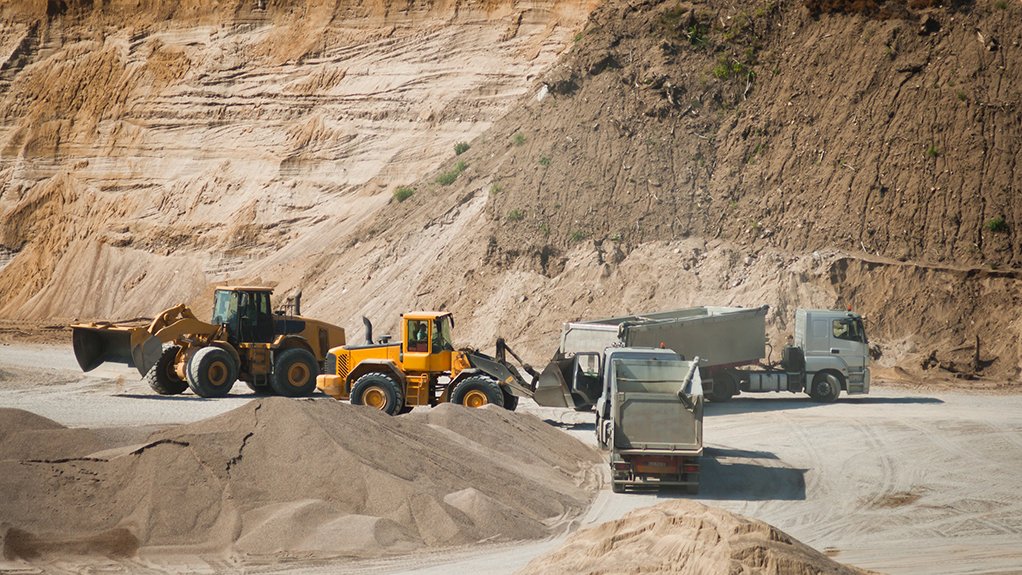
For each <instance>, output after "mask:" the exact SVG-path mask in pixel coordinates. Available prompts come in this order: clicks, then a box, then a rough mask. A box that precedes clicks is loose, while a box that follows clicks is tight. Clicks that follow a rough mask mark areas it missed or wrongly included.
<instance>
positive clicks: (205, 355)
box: [185, 346, 238, 397]
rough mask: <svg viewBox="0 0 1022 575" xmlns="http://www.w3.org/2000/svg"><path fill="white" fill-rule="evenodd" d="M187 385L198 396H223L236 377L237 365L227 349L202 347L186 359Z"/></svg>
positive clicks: (228, 391)
mask: <svg viewBox="0 0 1022 575" xmlns="http://www.w3.org/2000/svg"><path fill="white" fill-rule="evenodd" d="M185 371H186V372H187V375H188V387H190V388H192V392H194V393H195V395H198V396H199V397H224V396H225V395H227V394H228V393H230V392H231V388H232V387H234V382H235V380H237V379H238V366H236V365H234V358H233V357H231V354H229V353H227V351H225V350H223V349H220V348H219V347H214V346H210V347H204V348H202V349H200V350H199V351H197V352H195V355H193V356H192V358H191V359H190V360H188V368H187V369H186V370H185Z"/></svg>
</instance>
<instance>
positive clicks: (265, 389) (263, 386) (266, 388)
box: [245, 381, 273, 395]
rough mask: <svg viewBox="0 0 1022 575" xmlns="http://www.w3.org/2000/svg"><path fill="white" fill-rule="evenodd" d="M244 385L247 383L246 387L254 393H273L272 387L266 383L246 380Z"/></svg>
mask: <svg viewBox="0 0 1022 575" xmlns="http://www.w3.org/2000/svg"><path fill="white" fill-rule="evenodd" d="M245 385H247V386H248V388H249V389H250V390H252V393H254V394H256V395H273V388H272V387H270V384H268V383H259V384H256V383H252V382H251V381H246V382H245Z"/></svg>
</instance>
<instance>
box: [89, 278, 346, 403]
mask: <svg viewBox="0 0 1022 575" xmlns="http://www.w3.org/2000/svg"><path fill="white" fill-rule="evenodd" d="M271 293H272V289H270V288H265V287H220V288H217V289H216V292H215V293H214V298H213V315H212V319H211V321H209V322H205V321H202V320H200V319H198V318H197V317H196V316H195V314H194V313H192V311H191V310H190V309H188V307H187V306H185V305H178V306H175V307H172V308H170V309H167V310H165V311H163V312H162V313H160V314H159V316H157V317H156V318H155V319H153V320H152V322H151V323H149V325H132V324H113V323H109V322H99V323H89V324H75V325H72V326H71V327H72V343H73V345H74V351H75V358H76V359H77V360H78V365H79V366H81V368H82V370H83V371H91V370H93V369H95V368H96V367H98V366H99V365H101V364H103V363H104V362H107V361H110V362H116V363H126V364H128V365H129V366H133V367H135V368H136V369H137V370H138V372H139V373H140V374H142V375H143V376H144V379H145V381H146V382H147V383H148V384H149V386H150V387H151V388H152V389H153V390H154V391H156V392H157V393H159V394H161V395H173V394H178V393H182V392H183V391H184V390H185V389H188V388H191V389H192V391H193V392H194V393H195V394H196V395H199V396H202V397H222V396H224V395H227V394H228V393H229V392H230V390H231V388H232V387H233V385H234V383H235V381H237V380H239V379H240V380H242V381H244V382H245V383H246V384H247V385H248V387H249V388H250V389H252V391H254V392H256V393H276V394H279V395H284V396H288V397H295V396H302V395H309V394H310V393H312V391H313V390H314V389H315V385H316V380H315V377H316V375H317V374H318V373H319V372H320V371H321V369H320V366H321V362H322V361H323V359H324V358H325V357H326V354H327V351H328V350H329V349H330V348H331V347H334V346H337V345H342V344H343V343H344V330H343V329H342V328H340V327H337V326H334V325H331V324H328V323H325V322H321V321H317V320H313V319H309V318H305V317H302V316H301V315H299V314H300V312H301V310H300V305H301V303H300V297H301V294H300V293H299V295H298V296H296V298H295V300H294V304H293V305H292V306H291V307H292V309H291V310H290V311H291V313H285V312H277V313H273V312H271V311H270V294H271Z"/></svg>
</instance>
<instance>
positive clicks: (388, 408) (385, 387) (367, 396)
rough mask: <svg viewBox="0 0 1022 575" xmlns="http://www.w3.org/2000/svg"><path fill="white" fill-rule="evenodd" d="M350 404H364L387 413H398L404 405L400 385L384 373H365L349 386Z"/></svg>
mask: <svg viewBox="0 0 1022 575" xmlns="http://www.w3.org/2000/svg"><path fill="white" fill-rule="evenodd" d="M351 404H352V405H365V406H368V407H372V408H374V409H378V410H380V411H382V412H384V413H386V414H387V415H398V414H400V413H401V412H402V410H403V409H404V406H405V398H404V394H403V393H401V386H399V385H398V384H397V382H396V381H394V378H393V377H391V376H390V375H387V374H386V373H376V372H374V373H367V374H365V375H363V376H362V377H360V378H358V379H357V380H355V385H353V386H351Z"/></svg>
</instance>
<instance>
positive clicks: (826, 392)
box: [809, 372, 841, 403]
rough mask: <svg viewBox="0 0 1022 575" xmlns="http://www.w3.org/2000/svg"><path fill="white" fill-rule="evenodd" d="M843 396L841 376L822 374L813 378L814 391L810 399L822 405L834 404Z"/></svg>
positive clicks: (810, 394)
mask: <svg viewBox="0 0 1022 575" xmlns="http://www.w3.org/2000/svg"><path fill="white" fill-rule="evenodd" d="M840 395H841V376H839V375H835V374H833V373H828V372H820V373H817V374H816V377H814V378H813V389H812V390H811V391H810V392H809V397H811V398H813V401H818V402H820V403H833V402H834V401H837V398H838V397H839V396H840Z"/></svg>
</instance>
